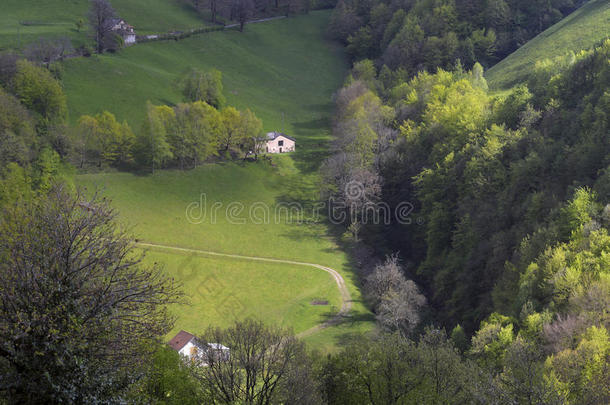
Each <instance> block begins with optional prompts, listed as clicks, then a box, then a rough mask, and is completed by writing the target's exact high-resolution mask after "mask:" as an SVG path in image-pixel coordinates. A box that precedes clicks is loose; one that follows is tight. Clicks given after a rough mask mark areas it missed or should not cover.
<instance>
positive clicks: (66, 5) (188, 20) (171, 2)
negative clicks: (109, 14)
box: [0, 0, 210, 50]
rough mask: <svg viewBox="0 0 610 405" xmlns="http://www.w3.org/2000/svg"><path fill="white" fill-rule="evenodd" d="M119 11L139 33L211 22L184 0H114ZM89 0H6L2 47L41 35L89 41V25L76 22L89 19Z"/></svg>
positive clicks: (0, 18)
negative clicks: (78, 24) (78, 28)
mask: <svg viewBox="0 0 610 405" xmlns="http://www.w3.org/2000/svg"><path fill="white" fill-rule="evenodd" d="M111 3H112V6H113V7H114V9H115V10H116V12H117V14H118V15H119V16H120V17H121V18H123V19H125V20H126V21H127V22H128V23H129V24H131V25H133V26H134V27H135V28H136V32H137V33H138V34H148V33H155V32H167V31H174V30H185V29H187V28H194V27H202V26H206V25H210V24H209V23H207V22H205V21H204V20H203V19H202V18H201V17H200V16H199V15H197V13H195V11H194V10H193V9H192V8H191V7H190V6H188V5H187V4H186V3H185V2H182V1H180V0H120V1H116V0H115V1H112V2H111ZM88 8H89V0H3V1H2V12H1V13H0V50H2V49H8V48H23V46H24V45H25V44H27V43H29V42H32V41H35V40H37V39H38V38H41V37H44V38H53V37H61V36H67V37H69V38H71V39H72V40H73V42H74V44H75V45H80V44H83V43H87V42H88V41H89V37H88V31H87V27H85V28H83V30H81V32H77V30H76V22H77V21H78V20H79V19H80V18H82V19H84V20H85V22H86V21H87V11H88Z"/></svg>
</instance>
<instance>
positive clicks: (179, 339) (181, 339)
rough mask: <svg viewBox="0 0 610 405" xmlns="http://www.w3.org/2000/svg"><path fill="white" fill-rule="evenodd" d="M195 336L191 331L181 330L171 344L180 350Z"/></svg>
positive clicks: (176, 349) (173, 347)
mask: <svg viewBox="0 0 610 405" xmlns="http://www.w3.org/2000/svg"><path fill="white" fill-rule="evenodd" d="M194 337H195V336H194V335H193V334H191V333H188V332H185V331H183V330H181V331H180V332H178V334H177V335H176V336H174V337H173V338H172V340H170V341H169V343H168V344H169V346H170V347H171V348H172V349H174V350H175V351H177V352H179V351H180V350H181V349H182V348H183V347H184V346H186V345H187V344H188V343H189V342H190V341H191V340H193V338H194Z"/></svg>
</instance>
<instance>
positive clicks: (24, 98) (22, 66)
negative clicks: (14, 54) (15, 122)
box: [12, 60, 67, 128]
mask: <svg viewBox="0 0 610 405" xmlns="http://www.w3.org/2000/svg"><path fill="white" fill-rule="evenodd" d="M12 89H13V92H14V93H15V94H16V95H17V98H19V100H20V101H21V102H22V103H23V104H24V105H25V106H26V107H27V108H28V109H30V110H31V111H33V112H34V113H36V114H37V115H38V118H39V125H40V126H41V127H43V128H46V127H47V126H48V125H51V124H54V123H61V122H63V121H64V120H65V119H66V117H67V107H66V96H65V95H64V92H63V90H62V88H61V85H60V84H59V82H58V81H57V79H55V78H54V77H53V76H52V75H51V73H50V72H49V71H48V70H46V69H44V68H42V67H38V66H35V65H33V64H32V63H30V62H28V61H26V60H20V61H18V62H17V72H16V74H15V77H14V79H13V84H12Z"/></svg>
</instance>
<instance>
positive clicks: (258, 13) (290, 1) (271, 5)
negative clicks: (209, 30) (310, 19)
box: [186, 0, 312, 31]
mask: <svg viewBox="0 0 610 405" xmlns="http://www.w3.org/2000/svg"><path fill="white" fill-rule="evenodd" d="M186 1H187V2H188V3H190V4H191V5H192V7H193V8H194V9H195V10H197V11H198V12H199V13H201V14H203V15H206V16H207V15H209V18H210V20H211V21H212V22H213V23H217V22H219V17H220V18H221V19H223V20H225V21H237V22H238V23H239V24H240V30H242V31H243V26H244V24H245V23H246V22H247V21H248V20H250V19H254V18H264V17H270V16H274V15H290V14H298V13H308V12H309V10H310V9H311V8H312V0H186Z"/></svg>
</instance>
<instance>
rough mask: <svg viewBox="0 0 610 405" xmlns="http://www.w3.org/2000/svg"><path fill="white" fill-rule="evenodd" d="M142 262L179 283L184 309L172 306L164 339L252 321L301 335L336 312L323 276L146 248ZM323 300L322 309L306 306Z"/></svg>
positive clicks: (335, 296) (332, 288)
mask: <svg viewBox="0 0 610 405" xmlns="http://www.w3.org/2000/svg"><path fill="white" fill-rule="evenodd" d="M147 256H148V258H147V260H148V261H151V262H157V263H163V265H164V269H165V271H166V272H167V274H168V275H170V276H171V277H173V278H174V279H179V280H181V281H182V283H183V290H184V292H185V295H186V302H185V303H184V304H177V305H174V306H172V308H171V312H172V314H174V315H176V316H177V317H178V320H177V322H176V325H175V327H174V330H173V331H172V332H170V333H169V334H168V337H171V336H173V335H175V334H176V333H177V332H178V331H179V330H181V329H184V330H187V331H189V332H191V333H196V334H197V333H202V332H204V331H205V329H206V328H207V327H208V326H220V327H226V326H229V325H230V324H231V322H232V321H233V320H235V319H243V318H245V317H252V318H255V319H260V320H262V321H264V322H267V323H273V324H275V325H282V326H287V327H291V328H293V329H294V331H295V333H299V332H302V331H304V330H306V329H309V328H311V327H313V326H315V325H317V324H319V323H322V322H324V321H325V320H326V319H327V317H328V316H329V315H330V314H334V313H336V312H337V311H338V310H339V308H340V307H341V299H340V296H339V292H338V290H337V286H336V284H335V282H334V280H333V279H332V278H331V277H330V276H329V275H328V274H327V273H326V272H324V271H320V270H317V269H313V268H306V267H303V266H297V265H292V266H291V265H287V264H276V263H260V262H256V261H252V260H240V259H230V258H222V257H206V256H200V255H196V254H191V253H183V254H182V253H175V252H173V251H171V252H170V251H167V250H164V249H148V251H147ZM314 301H318V302H320V301H326V302H328V305H312V302H314Z"/></svg>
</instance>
